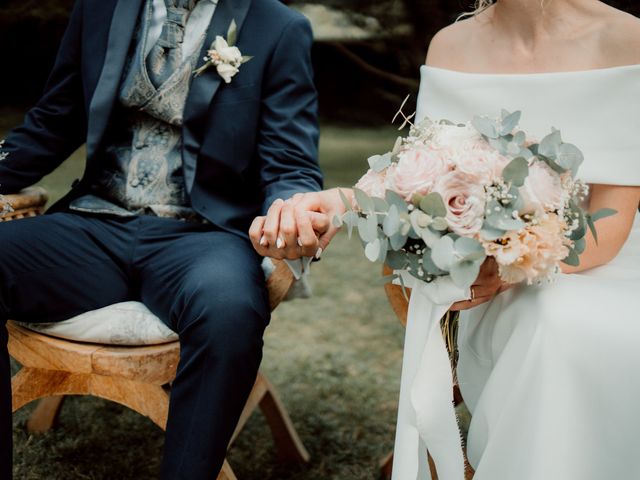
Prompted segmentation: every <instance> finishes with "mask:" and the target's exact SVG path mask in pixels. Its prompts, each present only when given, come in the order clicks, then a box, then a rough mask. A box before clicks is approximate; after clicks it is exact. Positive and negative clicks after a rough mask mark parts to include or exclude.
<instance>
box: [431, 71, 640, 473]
mask: <svg viewBox="0 0 640 480" xmlns="http://www.w3.org/2000/svg"><path fill="white" fill-rule="evenodd" d="M502 108H505V109H507V110H510V111H515V110H522V113H523V116H522V121H521V128H522V129H524V130H525V131H526V132H527V133H529V134H530V135H533V136H535V137H536V138H538V139H541V138H542V137H543V136H544V135H546V134H547V133H549V132H550V129H551V127H556V128H559V129H560V130H561V131H562V134H563V138H564V140H565V141H567V142H570V143H574V144H576V145H577V146H578V147H579V148H581V149H582V150H583V152H584V154H585V162H584V164H583V166H582V167H581V170H580V173H579V177H581V178H582V179H584V180H585V181H586V182H588V183H594V184H611V185H640V66H628V67H616V68H608V69H602V70H591V71H582V72H567V73H544V74H513V75H511V74H495V75H494V74H469V73H460V72H454V71H450V70H443V69H438V68H433V67H426V66H425V67H423V68H422V85H421V91H420V96H419V99H418V119H420V118H424V117H425V116H428V117H430V118H432V119H448V120H451V121H454V122H467V121H469V120H470V119H471V118H472V117H473V116H474V115H487V116H492V117H497V116H498V115H499V114H500V109H502ZM611 207H612V208H615V207H616V206H615V205H611ZM459 347H460V362H459V366H458V376H459V382H460V387H461V389H462V393H463V396H464V399H465V401H466V403H467V405H468V407H469V409H470V410H471V412H472V414H473V420H472V423H471V428H470V432H469V438H468V444H467V448H468V455H469V460H470V462H471V464H472V466H473V467H474V468H475V469H476V476H475V480H633V479H640V216H636V219H635V223H634V226H633V230H632V232H631V234H630V236H629V239H628V240H627V242H626V244H625V246H624V248H623V249H622V251H621V252H620V254H619V255H618V256H617V258H616V259H615V260H613V261H612V262H611V263H609V264H608V265H606V266H603V267H599V268H595V269H592V270H589V271H585V272H581V273H579V274H573V275H560V276H559V277H558V278H557V280H556V281H555V283H553V284H551V285H543V286H533V287H518V288H516V289H513V290H511V291H509V292H507V293H504V294H502V295H500V296H498V297H497V298H496V299H495V300H494V301H493V302H491V303H490V304H487V305H483V306H480V307H477V308H475V309H473V310H471V311H468V312H466V313H465V314H463V315H462V317H461V320H460V335H459Z"/></svg>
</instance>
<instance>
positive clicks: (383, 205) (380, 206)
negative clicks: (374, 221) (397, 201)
mask: <svg viewBox="0 0 640 480" xmlns="http://www.w3.org/2000/svg"><path fill="white" fill-rule="evenodd" d="M371 200H373V208H374V210H375V211H376V213H384V214H386V213H387V212H388V211H389V204H388V203H387V202H385V200H384V198H379V197H371Z"/></svg>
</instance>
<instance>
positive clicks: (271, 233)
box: [249, 189, 350, 260]
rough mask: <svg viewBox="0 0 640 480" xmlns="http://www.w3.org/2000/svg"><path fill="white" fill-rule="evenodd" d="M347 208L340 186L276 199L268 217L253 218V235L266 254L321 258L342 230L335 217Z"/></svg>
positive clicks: (291, 258) (255, 246)
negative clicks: (341, 195)
mask: <svg viewBox="0 0 640 480" xmlns="http://www.w3.org/2000/svg"><path fill="white" fill-rule="evenodd" d="M345 193H350V192H348V191H347V192H345ZM344 211H345V207H344V205H343V203H342V200H341V199H340V195H339V193H338V191H337V189H333V190H327V191H323V192H313V193H305V194H297V195H295V196H294V197H293V198H291V199H290V200H287V201H283V200H276V201H275V202H274V203H273V205H272V206H271V208H269V211H268V212H267V215H266V217H257V218H256V219H255V220H254V221H253V224H252V225H251V229H250V230H249V236H250V237H251V242H252V243H253V246H254V248H255V249H256V251H257V252H258V253H259V254H260V255H262V256H263V257H271V258H277V259H285V258H286V259H290V260H294V259H297V258H301V257H317V258H319V257H320V255H321V254H322V252H323V251H324V250H325V249H326V248H327V246H328V245H329V242H330V241H331V239H332V238H333V237H334V235H335V234H336V233H337V231H338V228H336V227H334V226H333V225H332V219H333V217H334V216H335V215H341V214H342V213H344Z"/></svg>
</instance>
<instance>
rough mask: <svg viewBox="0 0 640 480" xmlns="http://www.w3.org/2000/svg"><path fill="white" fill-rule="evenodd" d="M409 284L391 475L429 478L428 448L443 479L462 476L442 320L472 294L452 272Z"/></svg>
mask: <svg viewBox="0 0 640 480" xmlns="http://www.w3.org/2000/svg"><path fill="white" fill-rule="evenodd" d="M403 280H405V285H407V286H411V288H412V294H411V301H410V302H409V313H408V319H407V331H406V334H405V345H404V358H403V363H402V379H401V386H400V403H399V408H398V423H397V429H396V443H395V453H394V459H393V480H431V473H430V471H429V465H428V462H427V451H428V452H429V453H430V454H431V457H432V458H433V460H434V463H435V465H436V470H437V472H438V478H439V480H464V455H463V452H462V441H461V436H460V430H459V428H458V421H457V418H456V413H455V409H454V406H453V373H452V371H451V363H450V361H449V354H448V352H447V346H446V344H445V342H444V339H443V337H442V331H441V329H440V320H441V319H442V317H443V316H444V315H445V314H446V313H447V311H448V310H449V308H450V307H451V305H453V304H454V303H456V302H458V301H462V300H466V299H468V298H469V297H470V292H469V290H466V291H464V290H462V289H460V288H459V287H457V286H455V285H454V284H453V282H452V281H451V279H450V278H448V277H443V278H439V279H438V280H436V281H435V282H433V283H430V284H426V283H424V282H418V281H415V279H413V278H412V277H410V276H408V275H406V274H404V272H403Z"/></svg>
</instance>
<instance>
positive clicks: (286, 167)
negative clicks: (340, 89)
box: [257, 16, 322, 212]
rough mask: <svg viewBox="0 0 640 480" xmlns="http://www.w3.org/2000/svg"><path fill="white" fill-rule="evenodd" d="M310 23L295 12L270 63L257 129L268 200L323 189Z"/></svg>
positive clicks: (267, 204)
mask: <svg viewBox="0 0 640 480" xmlns="http://www.w3.org/2000/svg"><path fill="white" fill-rule="evenodd" d="M312 44H313V34H312V32H311V25H310V24H309V22H308V21H307V19H306V18H304V17H298V16H296V17H295V18H294V19H293V20H292V21H291V22H289V24H288V25H287V26H286V27H285V28H284V30H283V32H282V35H281V37H280V40H279V42H278V44H277V46H276V48H275V51H274V54H273V57H272V59H271V61H270V63H269V65H268V68H267V73H266V79H267V80H266V84H265V88H264V96H263V102H262V114H261V115H262V116H261V123H260V130H259V133H258V150H257V151H258V155H259V159H260V162H261V172H260V174H261V182H262V186H263V190H264V196H265V202H264V205H263V212H266V211H267V209H268V208H269V206H270V205H271V203H273V201H274V200H276V199H278V198H282V199H287V198H290V197H291V196H293V195H294V194H296V193H304V192H310V191H318V190H321V189H322V172H321V171H320V167H319V165H318V137H319V127H318V98H317V93H316V89H315V85H314V81H313V67H312V65H311V47H312Z"/></svg>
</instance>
